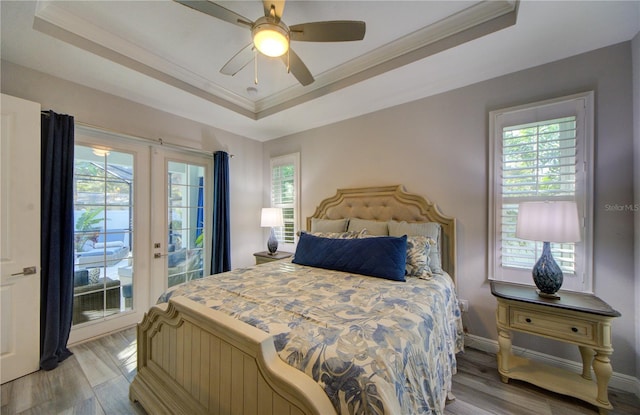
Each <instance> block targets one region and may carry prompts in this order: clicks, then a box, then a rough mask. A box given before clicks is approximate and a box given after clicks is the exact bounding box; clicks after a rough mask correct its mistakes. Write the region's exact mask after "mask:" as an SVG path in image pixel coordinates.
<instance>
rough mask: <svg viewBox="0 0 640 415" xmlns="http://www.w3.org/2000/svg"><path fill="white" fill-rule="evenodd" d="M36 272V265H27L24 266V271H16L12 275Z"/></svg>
mask: <svg viewBox="0 0 640 415" xmlns="http://www.w3.org/2000/svg"><path fill="white" fill-rule="evenodd" d="M36 272H37V271H36V267H26V268H22V272H16V273H15V274H11V276H12V277H17V276H18V275H33V274H35V273H36Z"/></svg>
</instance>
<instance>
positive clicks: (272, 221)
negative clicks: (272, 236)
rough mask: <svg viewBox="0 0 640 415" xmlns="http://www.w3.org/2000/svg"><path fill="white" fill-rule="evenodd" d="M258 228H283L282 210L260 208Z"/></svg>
mask: <svg viewBox="0 0 640 415" xmlns="http://www.w3.org/2000/svg"><path fill="white" fill-rule="evenodd" d="M260 226H262V227H263V228H270V227H278V226H284V219H283V218H282V208H262V215H261V217H260Z"/></svg>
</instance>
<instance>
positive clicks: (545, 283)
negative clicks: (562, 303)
mask: <svg viewBox="0 0 640 415" xmlns="http://www.w3.org/2000/svg"><path fill="white" fill-rule="evenodd" d="M531 274H532V276H533V282H534V283H535V284H536V287H538V295H539V296H540V297H544V298H553V299H558V298H560V296H559V295H558V294H556V292H557V291H558V290H559V289H560V287H562V279H563V276H562V270H561V269H560V266H559V265H558V264H557V263H556V261H555V260H554V259H553V255H551V244H550V243H549V242H544V243H543V245H542V255H540V259H538V262H536V264H535V265H534V266H533V270H532V271H531Z"/></svg>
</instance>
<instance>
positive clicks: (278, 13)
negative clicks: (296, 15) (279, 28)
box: [262, 0, 285, 22]
mask: <svg viewBox="0 0 640 415" xmlns="http://www.w3.org/2000/svg"><path fill="white" fill-rule="evenodd" d="M284 3H285V0H262V5H263V7H264V15H265V16H270V15H271V6H272V5H273V7H274V8H275V18H276V21H278V22H279V21H280V19H281V18H282V12H284Z"/></svg>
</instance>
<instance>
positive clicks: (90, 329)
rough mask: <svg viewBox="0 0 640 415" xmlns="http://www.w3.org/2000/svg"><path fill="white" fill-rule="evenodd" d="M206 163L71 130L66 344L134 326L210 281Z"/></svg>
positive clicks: (121, 139) (103, 134) (118, 138)
mask: <svg viewBox="0 0 640 415" xmlns="http://www.w3.org/2000/svg"><path fill="white" fill-rule="evenodd" d="M212 165H213V159H212V157H211V156H208V155H199V154H195V153H186V152H185V153H183V152H180V151H175V150H168V149H166V148H163V147H160V146H153V145H152V146H149V144H147V143H145V142H142V141H141V140H139V139H138V140H135V139H132V138H127V137H125V136H121V135H119V134H114V133H108V132H104V131H100V130H96V129H91V128H88V127H82V126H76V146H75V170H74V189H75V221H76V222H75V245H76V246H75V251H76V261H75V265H74V267H75V268H74V276H73V277H74V311H73V329H72V332H71V336H70V343H71V344H73V343H75V342H78V341H82V340H84V339H87V338H91V337H95V336H98V335H101V334H104V333H106V332H110V331H114V330H118V329H120V328H123V327H126V326H130V325H132V324H135V323H138V322H139V321H140V320H141V319H142V316H143V314H144V312H146V311H147V310H148V308H149V307H150V306H151V305H153V304H155V302H156V301H157V299H158V297H159V296H160V294H162V292H163V291H164V290H165V289H166V288H168V287H169V286H171V285H175V284H178V283H180V282H184V281H188V280H191V279H195V278H201V277H202V276H204V275H208V273H209V263H208V262H209V261H208V260H205V258H209V257H210V248H209V241H210V238H209V237H208V235H209V233H210V217H211V214H210V213H209V211H210V209H211V203H210V202H209V199H211V194H212V193H211V189H210V188H209V187H210V186H211V184H210V182H211V180H210V177H211V174H212Z"/></svg>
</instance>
